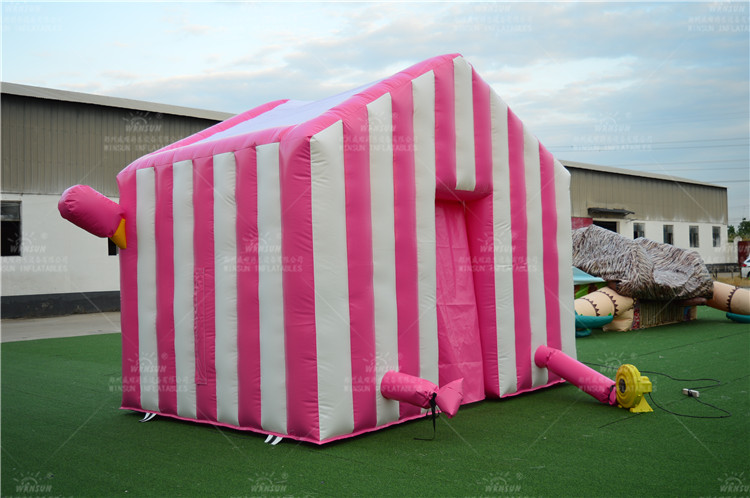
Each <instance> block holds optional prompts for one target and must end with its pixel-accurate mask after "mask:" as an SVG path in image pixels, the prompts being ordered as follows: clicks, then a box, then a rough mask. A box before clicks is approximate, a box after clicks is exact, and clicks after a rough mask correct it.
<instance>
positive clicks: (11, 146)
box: [0, 83, 736, 318]
mask: <svg viewBox="0 0 750 498" xmlns="http://www.w3.org/2000/svg"><path fill="white" fill-rule="evenodd" d="M0 90H1V93H2V99H1V100H0V104H1V107H2V143H1V144H0V148H1V150H2V180H1V188H2V231H1V232H0V233H1V234H2V316H3V317H5V318H8V317H18V316H43V315H55V314H65V313H71V312H91V311H96V310H116V309H119V264H118V258H116V257H114V256H116V254H117V249H116V247H115V246H114V244H112V243H110V242H109V241H108V240H102V239H97V238H95V237H92V236H91V235H90V234H88V233H86V232H85V231H83V230H80V229H78V228H76V227H74V226H73V225H71V224H70V223H69V222H67V221H65V220H63V219H62V217H61V216H60V214H59V213H58V210H57V202H58V200H59V198H60V194H62V192H63V191H64V190H65V189H66V188H68V187H69V186H71V185H75V184H78V183H82V184H87V185H91V186H92V187H93V188H95V189H96V190H98V191H99V192H101V193H103V194H104V195H107V196H108V197H110V198H112V199H113V200H115V201H117V200H118V195H119V192H118V188H117V183H116V181H115V177H116V175H117V173H118V172H119V171H120V170H121V169H123V168H124V167H125V166H127V165H128V164H130V163H131V162H132V161H134V160H135V159H137V158H138V157H141V156H143V155H145V154H147V153H149V152H152V151H154V150H157V149H159V148H161V147H164V146H165V145H168V144H171V143H173V142H176V141H177V140H179V139H181V138H184V137H186V136H189V135H192V134H193V133H196V132H198V131H201V130H203V129H205V128H208V127H209V126H212V125H214V124H216V123H217V122H220V121H223V120H225V119H228V118H229V117H231V116H232V115H231V114H227V113H221V112H213V111H205V110H198V109H190V108H185V107H177V106H169V105H164V104H156V103H151V102H142V101H137V100H129V99H120V98H112V97H102V96H98V95H90V94H84V93H77V92H68V91H61V90H52V89H47V88H39V87H32V86H26V85H18V84H12V83H3V84H2V87H1V88H0ZM562 163H563V165H565V166H566V167H567V169H568V170H569V171H570V173H571V197H572V216H573V220H572V223H573V226H574V227H577V226H585V225H587V224H591V223H595V224H597V225H600V226H603V227H606V228H610V229H612V230H615V231H617V232H618V233H620V234H622V235H625V236H628V237H637V236H645V237H647V238H650V239H652V240H655V241H658V242H670V243H673V244H674V245H676V246H678V247H683V248H686V249H694V250H697V251H698V252H699V253H700V254H701V256H702V257H703V259H704V260H705V261H706V262H707V263H709V264H721V263H730V262H733V261H735V259H736V254H734V255H733V253H732V251H731V250H732V246H731V245H728V244H727V243H726V242H727V192H726V188H725V187H717V186H715V185H709V184H705V183H700V182H695V181H692V180H686V179H682V178H675V177H671V176H665V175H654V174H648V173H639V172H634V171H628V170H622V169H616V168H608V167H604V166H594V165H588V164H582V163H574V162H569V161H562ZM735 252H736V250H735Z"/></svg>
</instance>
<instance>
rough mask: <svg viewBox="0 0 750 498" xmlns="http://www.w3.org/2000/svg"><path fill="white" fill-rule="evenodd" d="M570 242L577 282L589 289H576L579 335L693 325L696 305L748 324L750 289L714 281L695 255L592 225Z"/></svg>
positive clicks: (577, 231)
mask: <svg viewBox="0 0 750 498" xmlns="http://www.w3.org/2000/svg"><path fill="white" fill-rule="evenodd" d="M572 239H573V264H574V265H575V266H576V267H577V268H576V270H577V272H578V273H576V275H577V278H578V279H579V281H580V283H581V284H588V285H589V286H588V287H587V286H586V285H581V286H580V288H579V287H576V289H577V292H576V295H575V297H576V300H575V303H574V307H575V313H576V329H578V330H586V331H588V332H589V333H590V328H597V327H601V328H603V329H604V330H621V331H624V330H631V329H638V328H646V327H649V326H655V325H662V324H665V323H672V322H679V321H687V320H692V319H695V307H696V306H697V305H706V306H711V307H713V308H716V309H719V310H721V311H725V312H727V318H729V319H731V320H733V321H736V322H741V323H750V290H748V289H742V288H739V287H734V286H732V285H728V284H724V283H721V282H715V281H713V279H712V278H711V275H710V274H709V272H708V269H707V268H706V266H705V264H704V263H703V260H702V259H701V258H700V256H699V255H698V253H696V252H694V251H688V250H685V249H680V248H677V247H674V246H672V245H670V244H660V243H658V242H654V241H652V240H648V239H643V238H639V239H635V240H631V239H627V238H625V237H623V236H622V235H619V234H617V233H615V232H612V231H610V230H606V229H604V228H600V227H597V226H594V225H592V226H589V227H586V228H580V229H577V230H574V231H573V236H572ZM589 274H590V275H589ZM574 281H575V280H574ZM592 284H593V285H594V286H595V287H594V288H593V289H592V288H591V287H590V286H591V285H592ZM586 290H588V291H590V292H588V293H586V292H585V291H586ZM578 335H579V336H580V335H587V334H580V333H579V334H578Z"/></svg>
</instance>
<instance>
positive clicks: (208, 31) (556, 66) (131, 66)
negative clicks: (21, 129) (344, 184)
mask: <svg viewBox="0 0 750 498" xmlns="http://www.w3.org/2000/svg"><path fill="white" fill-rule="evenodd" d="M2 12H3V20H2V23H3V25H2V27H3V30H2V42H3V43H2V80H3V81H8V82H13V83H23V84H28V85H37V86H43V87H50V88H58V89H64V90H74V91H80V92H87V93H95V94H100V95H109V96H115V97H126V98H134V99H140V100H148V101H153V102H160V103H166V104H175V105H181V106H188V107H196V108H202V109H211V110H216V111H227V112H233V113H239V112H242V111H245V110H247V109H250V108H252V107H255V106H257V105H259V104H262V103H265V102H267V101H270V100H276V99H282V98H289V99H295V100H317V99H320V98H323V97H327V96H330V95H334V94H337V93H340V92H343V91H345V90H348V89H351V88H354V87H357V86H360V85H363V84H365V83H369V82H371V81H374V80H377V79H380V78H383V77H386V76H389V75H391V74H393V73H396V72H398V71H400V70H401V69H404V68H406V67H408V66H410V65H412V64H414V63H417V62H419V61H421V60H424V59H427V58H429V57H432V56H435V55H440V54H445V53H461V54H463V55H464V57H466V59H467V60H468V61H469V62H470V63H471V64H472V65H473V66H474V67H475V68H476V70H477V71H478V72H479V74H480V75H481V76H482V77H483V78H484V79H485V80H487V81H488V82H489V83H490V85H491V86H492V87H493V88H494V89H495V91H496V92H497V93H499V94H500V96H501V97H502V98H503V99H504V100H505V101H506V102H507V103H508V104H509V106H510V107H511V108H512V109H513V110H514V112H515V113H516V114H517V115H518V116H519V117H520V118H521V119H522V120H523V121H524V122H526V123H527V124H528V126H529V127H530V129H531V131H532V132H533V133H534V134H536V135H537V137H538V138H539V139H540V140H541V141H542V143H544V144H545V145H546V146H547V148H548V149H550V151H552V152H553V153H554V154H555V156H556V157H558V158H559V159H568V160H572V161H582V162H589V163H594V164H602V165H608V166H616V167H620V168H628V169H634V170H638V171H651V172H656V173H662V174H671V175H675V176H680V177H685V178H691V179H695V180H699V181H704V182H712V183H716V184H720V185H724V186H726V187H729V223H730V224H734V225H735V226H736V225H737V223H738V222H739V220H740V219H741V218H742V217H747V218H750V201H749V199H750V152H749V149H750V146H749V145H748V136H749V135H750V81H748V80H749V76H750V39H749V36H750V35H749V29H748V27H749V25H750V21H749V16H750V8H749V4H748V2H727V1H722V2H714V3H694V2H670V3H644V2H631V3H578V4H574V3H557V2H538V3H523V4H522V3H460V2H443V3H343V2H318V3H316V2H309V3H281V2H277V3H239V2H237V3H235V2H229V3H187V2H183V3H167V2H164V3H151V2H143V3H137V2H131V3H69V2H66V3H35V2H25V3H10V2H3V7H2Z"/></svg>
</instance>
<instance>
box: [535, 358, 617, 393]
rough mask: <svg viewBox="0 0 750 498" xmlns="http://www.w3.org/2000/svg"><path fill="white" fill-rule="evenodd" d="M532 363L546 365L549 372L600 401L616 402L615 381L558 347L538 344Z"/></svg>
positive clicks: (540, 365) (542, 366)
mask: <svg viewBox="0 0 750 498" xmlns="http://www.w3.org/2000/svg"><path fill="white" fill-rule="evenodd" d="M534 363H536V366H538V367H539V368H544V367H546V368H547V370H549V371H550V372H552V373H554V374H557V375H559V376H560V377H562V378H563V379H565V380H567V381H568V382H570V383H571V384H573V385H574V386H576V387H577V388H579V389H580V390H582V391H583V392H585V393H588V394H590V395H591V396H593V397H595V398H596V399H598V400H599V401H601V402H602V403H608V404H610V405H616V404H617V390H616V389H615V381H613V380H612V379H610V378H609V377H607V376H606V375H602V374H600V373H599V372H597V371H596V370H593V369H591V368H589V367H587V366H586V365H584V364H583V363H581V362H580V361H577V360H574V359H573V358H571V357H570V356H568V355H566V354H565V353H563V352H562V351H560V350H558V349H554V348H550V347H547V346H539V347H538V348H537V350H536V352H535V353H534Z"/></svg>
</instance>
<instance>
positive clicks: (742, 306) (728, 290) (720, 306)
mask: <svg viewBox="0 0 750 498" xmlns="http://www.w3.org/2000/svg"><path fill="white" fill-rule="evenodd" d="M581 299H583V298H581ZM706 306H711V307H712V308H716V309H717V310H721V311H728V312H729V313H736V314H738V315H750V290H748V289H743V288H741V287H735V286H733V285H729V284H722V283H721V282H714V296H713V297H712V298H711V299H709V300H708V301H706ZM577 309H578V308H576V310H577Z"/></svg>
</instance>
